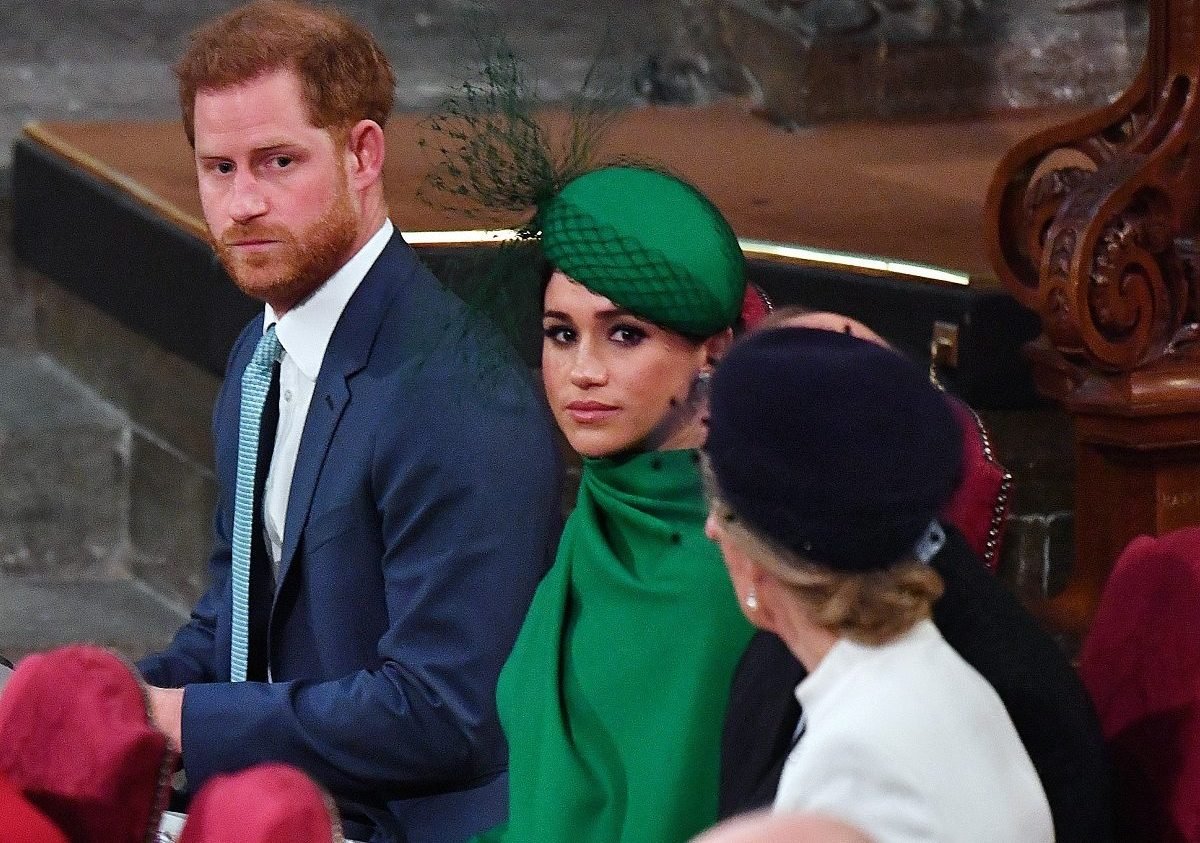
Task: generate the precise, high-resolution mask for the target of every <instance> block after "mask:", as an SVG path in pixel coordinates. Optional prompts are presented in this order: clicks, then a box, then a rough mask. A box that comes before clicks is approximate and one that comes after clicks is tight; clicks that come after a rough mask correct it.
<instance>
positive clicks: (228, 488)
mask: <svg viewBox="0 0 1200 843" xmlns="http://www.w3.org/2000/svg"><path fill="white" fill-rule="evenodd" d="M261 335H262V318H261V317H259V318H256V319H254V320H253V321H252V322H251V323H250V324H249V325H248V326H247V327H246V329H245V330H244V331H243V332H242V335H241V336H240V337H239V339H238V341H237V342H236V344H235V345H234V348H233V351H232V353H231V355H230V361H229V368H228V370H227V377H226V379H225V383H224V385H223V388H222V390H221V393H220V396H219V398H218V400H217V404H216V408H215V411H214V421H213V429H214V439H215V444H216V472H217V482H218V487H219V495H220V497H219V502H218V506H217V511H216V517H215V541H214V548H213V553H212V557H211V560H210V578H211V579H210V582H211V585H210V587H209V590H208V591H207V593H206V594H205V595H204V596H203V597H202V598H201V600H200V602H199V603H198V604H197V606H196V608H195V610H194V611H193V613H192V617H191V620H190V622H189V623H188V624H186V625H185V626H184V627H183V628H182V629H181V630H180V631H179V632H178V634H177V635H176V636H175V639H174V640H173V642H172V643H171V645H170V646H169V647H168V649H166V650H165V651H164V652H162V653H159V654H156V655H153V656H150V657H148V658H146V659H145V660H144V661H143V662H142V663H141V665H140V667H141V669H142V672H143V674H144V675H145V677H146V679H147V680H149V681H150V682H152V683H155V684H159V685H162V686H166V687H182V686H185V685H186V686H187V690H186V692H185V694H184V702H183V729H182V742H183V763H184V768H185V771H186V773H187V779H188V784H189V787H190V788H191V789H192V790H193V791H194V790H195V789H196V788H197V787H199V785H201V784H202V783H203V782H204V780H205V779H207V778H208V777H210V776H212V775H213V774H215V773H220V772H223V771H232V770H237V769H241V768H244V767H247V766H249V765H252V764H255V763H257V762H261V761H266V760H281V761H285V762H289V763H292V764H295V765H297V766H299V767H301V768H302V769H304V770H306V771H307V772H308V773H309V774H311V775H312V776H313V777H314V778H315V779H317V780H318V781H319V782H321V783H322V784H323V785H324V786H325V787H326V788H328V789H329V790H330V791H332V792H333V794H334V795H335V797H336V798H337V800H338V802H339V805H340V807H341V808H342V809H343V811H344V812H345V814H346V815H347V816H348V818H350V819H351V820H354V819H355V818H358V819H360V820H363V819H365V820H366V821H367V823H368V825H372V826H374V827H375V828H374V832H373V833H374V837H373V839H374V840H397V841H404V840H408V841H437V843H450V841H454V840H461V839H464V838H466V837H468V836H469V835H471V834H472V833H474V832H476V831H479V830H481V829H484V828H488V827H490V826H492V825H494V824H496V823H497V822H499V821H502V820H503V819H504V818H505V816H506V814H507V807H508V805H507V775H506V773H505V770H506V767H507V747H506V745H505V742H504V738H503V734H502V732H501V729H500V725H499V722H498V719H497V715H496V710H495V688H496V678H497V676H498V674H499V672H500V668H501V666H502V665H503V663H504V661H505V659H506V657H507V656H508V653H509V650H510V649H511V647H512V643H513V641H514V639H515V638H516V635H517V631H518V629H519V628H520V625H521V621H522V619H523V618H524V615H525V611H526V609H527V608H528V605H529V601H530V600H531V598H532V596H533V592H534V589H535V587H536V586H537V583H538V581H539V579H540V578H541V576H542V574H543V573H544V572H545V570H546V568H547V567H548V566H549V564H550V562H551V561H552V559H553V554H554V550H555V545H556V542H557V539H558V530H559V527H560V518H559V515H558V513H559V512H560V504H559V497H560V491H559V483H560V472H559V464H558V460H557V456H556V448H555V446H554V443H553V438H552V424H551V422H550V420H549V416H548V414H547V413H546V411H545V407H544V402H543V401H542V399H541V397H540V396H539V395H538V394H537V392H536V390H535V389H534V387H533V385H532V383H531V382H530V378H529V374H528V371H527V370H526V369H525V367H524V366H522V365H521V364H520V362H519V361H517V360H516V358H515V355H514V354H512V352H511V351H510V350H509V349H508V347H507V345H505V344H504V342H503V340H501V339H500V338H499V337H498V336H497V334H496V333H495V331H494V330H493V329H491V328H490V326H488V325H487V324H486V323H484V322H482V320H479V319H478V318H476V317H475V316H473V315H472V314H470V313H468V312H467V310H466V308H465V306H464V305H463V304H462V302H461V301H460V300H459V299H457V298H456V297H455V296H453V295H452V294H451V293H449V292H447V291H446V290H445V289H444V288H443V287H442V286H441V285H440V284H439V283H438V282H437V280H436V279H435V278H434V277H433V276H432V275H431V274H430V273H429V271H428V270H427V269H426V268H425V267H424V266H423V265H422V264H421V263H420V261H419V260H418V259H417V257H416V255H415V254H414V253H413V251H412V250H411V249H410V248H409V247H408V245H407V244H406V243H405V242H404V241H403V239H402V238H401V237H400V235H399V234H396V235H395V236H393V237H392V239H391V241H390V242H389V243H388V245H387V246H386V248H385V249H384V251H383V253H382V254H381V255H380V257H379V259H378V260H377V261H376V262H375V264H374V266H373V267H372V268H371V270H370V271H369V272H368V273H367V275H366V277H365V278H364V280H363V281H362V284H361V285H360V286H359V288H358V290H357V291H356V292H355V293H354V295H353V297H352V298H351V299H350V302H349V303H348V304H347V306H346V309H345V311H344V312H343V314H342V316H341V319H340V321H339V322H338V325H337V327H336V329H335V330H334V333H333V336H332V339H331V340H330V343H329V346H328V349H327V351H326V352H325V358H324V362H323V363H322V366H321V371H320V374H319V375H318V377H317V381H316V388H315V390H314V392H313V398H312V403H311V405H310V408H309V412H308V418H307V420H306V423H305V426H304V433H303V438H302V440H301V443H300V452H299V456H298V458H297V461H296V468H295V474H294V475H293V480H292V487H291V493H290V497H289V501H288V511H287V519H286V525H285V536H284V541H283V554H282V559H281V562H280V573H279V577H278V586H277V587H276V588H275V589H274V592H273V594H272V592H271V589H270V586H269V585H268V586H267V588H266V589H265V590H264V591H262V592H260V593H257V594H255V593H253V592H252V597H251V604H252V605H251V627H252V629H254V628H258V629H260V630H264V631H265V632H264V635H263V636H262V637H263V638H265V640H264V641H262V644H261V647H260V651H261V654H262V659H264V660H265V664H269V666H270V671H271V674H270V675H271V677H272V678H273V680H274V681H272V682H265V681H249V682H242V683H233V684H231V683H230V682H229V681H228V680H229V639H230V576H229V572H230V535H231V531H232V520H233V495H234V485H235V473H236V463H237V436H238V434H237V426H238V412H239V411H238V407H239V401H240V392H241V383H240V382H241V373H242V371H243V369H244V368H245V366H246V364H247V362H248V360H249V358H250V355H251V353H252V352H253V349H254V346H255V344H256V342H257V341H258V338H259V337H260V336H261ZM255 564H258V562H257V560H256V563H255ZM359 833H361V831H360V832H359Z"/></svg>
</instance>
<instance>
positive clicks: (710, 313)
mask: <svg viewBox="0 0 1200 843" xmlns="http://www.w3.org/2000/svg"><path fill="white" fill-rule="evenodd" d="M536 225H537V227H538V228H540V229H541V237H542V250H543V251H544V252H545V254H546V257H547V259H548V260H549V261H550V263H551V264H553V265H554V266H555V267H557V268H558V269H560V270H562V271H563V272H565V273H566V274H567V275H568V276H570V277H571V278H572V279H574V280H575V281H578V282H579V283H581V284H583V285H584V286H585V287H587V288H588V289H589V290H591V291H592V292H595V293H599V294H600V295H602V296H604V297H605V298H608V299H610V300H611V301H613V302H614V303H615V304H618V305H620V306H621V307H624V308H627V309H629V310H631V311H633V312H634V313H636V314H638V315H639V316H642V317H644V318H646V319H649V320H650V321H652V322H654V323H656V324H659V325H663V326H665V327H668V328H672V329H674V330H676V331H679V332H680V333H682V334H687V335H689V336H697V337H705V336H710V335H711V334H714V333H716V332H718V331H720V330H722V329H724V328H728V327H729V326H730V325H732V324H733V322H734V320H735V319H736V318H737V315H738V313H739V312H740V309H741V304H742V296H743V294H744V292H745V265H744V259H743V257H742V252H741V249H740V248H739V247H738V242H737V237H736V236H735V235H734V233H733V230H732V229H731V228H730V227H729V223H727V222H726V221H725V218H724V217H723V216H721V212H720V211H718V210H717V209H716V207H715V206H714V205H713V204H712V203H711V202H710V201H709V200H708V199H707V198H705V196H704V195H703V194H702V193H700V191H698V190H696V189H695V188H694V187H692V186H691V185H689V184H687V183H686V182H684V181H681V180H680V179H677V178H675V177H674V176H670V175H667V174H666V173H662V172H658V171H655V170H648V169H644V168H637V167H606V168H604V169H600V170H594V171H592V172H590V173H585V174H584V175H582V176H579V177H578V178H576V179H574V180H572V181H571V182H570V183H569V184H567V185H566V186H565V187H564V188H563V189H562V190H561V191H560V192H559V193H558V194H557V195H556V196H554V197H553V198H551V199H550V200H548V201H547V202H545V203H544V204H543V205H542V207H541V208H540V209H539V212H538V216H537V220H536Z"/></svg>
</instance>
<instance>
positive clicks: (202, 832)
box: [179, 764, 342, 843]
mask: <svg viewBox="0 0 1200 843" xmlns="http://www.w3.org/2000/svg"><path fill="white" fill-rule="evenodd" d="M341 839H342V831H341V823H340V822H339V821H338V818H337V811H336V809H335V808H334V807H333V802H332V800H330V798H329V797H328V796H327V795H326V794H325V793H324V791H322V790H321V789H320V788H319V787H317V785H316V784H314V783H313V781H312V780H311V779H309V778H308V776H306V775H305V774H304V773H302V772H300V771H299V770H297V769H295V768H294V767H289V766H288V765H286V764H260V765H258V766H257V767H251V768H250V769H248V770H243V771H242V772H240V773H232V774H230V775H224V776H214V777H213V778H212V779H209V781H208V782H206V783H205V785H204V787H202V788H200V792H199V793H197V794H196V798H195V799H193V800H192V804H191V808H190V809H189V811H188V817H187V821H186V822H185V823H184V826H183V834H181V835H180V837H179V843H233V841H236V843H330V841H340V840H341Z"/></svg>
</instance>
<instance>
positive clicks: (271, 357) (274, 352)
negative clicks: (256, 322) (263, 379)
mask: <svg viewBox="0 0 1200 843" xmlns="http://www.w3.org/2000/svg"><path fill="white" fill-rule="evenodd" d="M282 348H283V347H282V346H281V345H280V344H279V337H277V336H275V326H274V325H271V326H269V327H268V328H267V330H266V332H265V333H264V334H263V335H262V339H260V340H259V341H258V345H257V346H255V348H254V357H253V362H254V365H256V366H258V367H259V368H264V369H269V368H270V367H271V366H274V365H275V361H276V360H278V359H279V352H280V351H281V350H282Z"/></svg>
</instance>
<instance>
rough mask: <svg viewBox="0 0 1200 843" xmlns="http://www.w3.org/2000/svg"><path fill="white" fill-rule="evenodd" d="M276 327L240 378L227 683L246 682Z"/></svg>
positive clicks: (276, 352)
mask: <svg viewBox="0 0 1200 843" xmlns="http://www.w3.org/2000/svg"><path fill="white" fill-rule="evenodd" d="M279 352H280V345H279V339H278V338H277V337H276V336H275V326H274V325H272V326H271V327H269V328H267V331H266V333H265V334H263V336H262V339H261V340H259V341H258V346H257V347H256V348H255V349H254V356H253V357H251V358H250V363H249V365H247V366H246V371H245V372H243V373H242V407H241V416H240V420H239V422H238V462H237V488H236V490H235V492H234V500H233V573H232V576H233V623H232V629H231V634H230V642H229V678H230V679H231V680H232V681H234V682H244V681H246V659H247V654H248V653H249V641H250V633H249V629H250V543H251V538H252V535H251V534H252V531H253V529H254V506H255V502H254V473H255V470H256V469H257V468H258V431H259V427H260V426H261V423H262V412H263V404H265V403H266V400H267V393H268V392H269V391H270V389H271V372H272V369H273V368H274V366H275V361H276V360H278V359H279Z"/></svg>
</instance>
